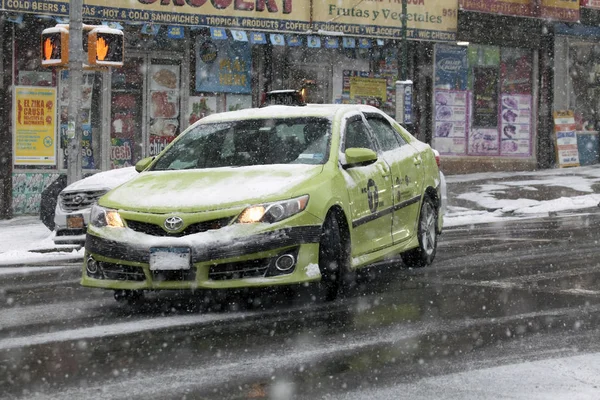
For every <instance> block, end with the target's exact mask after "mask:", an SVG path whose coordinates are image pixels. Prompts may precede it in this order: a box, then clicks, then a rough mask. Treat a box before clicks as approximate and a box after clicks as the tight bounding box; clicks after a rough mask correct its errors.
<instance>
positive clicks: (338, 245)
mask: <svg viewBox="0 0 600 400" xmlns="http://www.w3.org/2000/svg"><path fill="white" fill-rule="evenodd" d="M348 245H349V243H348V240H347V235H345V234H344V231H343V230H342V228H341V226H340V223H339V222H338V219H337V217H336V215H335V214H334V213H333V212H332V213H329V215H328V216H327V218H326V219H325V223H324V224H323V231H322V232H321V240H320V242H319V269H320V271H321V282H319V286H320V289H321V291H322V295H323V297H324V300H325V301H332V300H335V298H336V297H337V296H338V294H339V293H340V292H344V291H345V290H346V289H348V288H349V287H350V286H352V282H354V281H355V279H354V274H353V272H352V271H350V269H349V257H348V256H349V254H350V252H349V249H348Z"/></svg>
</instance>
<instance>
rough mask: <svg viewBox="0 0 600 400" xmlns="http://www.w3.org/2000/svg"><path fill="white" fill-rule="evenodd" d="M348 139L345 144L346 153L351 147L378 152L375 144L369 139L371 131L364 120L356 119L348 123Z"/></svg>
mask: <svg viewBox="0 0 600 400" xmlns="http://www.w3.org/2000/svg"><path fill="white" fill-rule="evenodd" d="M345 136H346V139H345V142H344V149H343V150H344V151H345V150H346V149H349V148H351V147H360V148H366V149H371V150H373V151H377V149H376V148H375V146H374V144H373V142H372V141H371V139H370V138H369V131H368V129H367V127H366V126H365V124H364V123H363V121H362V119H355V120H351V121H348V122H347V123H346V135H345Z"/></svg>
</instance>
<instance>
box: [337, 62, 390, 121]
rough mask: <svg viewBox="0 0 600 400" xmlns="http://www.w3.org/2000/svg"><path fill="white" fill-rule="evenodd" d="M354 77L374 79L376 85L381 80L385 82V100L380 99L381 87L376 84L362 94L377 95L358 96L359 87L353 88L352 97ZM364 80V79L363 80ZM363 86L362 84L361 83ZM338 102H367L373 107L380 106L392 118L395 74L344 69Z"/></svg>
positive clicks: (380, 82) (381, 94)
mask: <svg viewBox="0 0 600 400" xmlns="http://www.w3.org/2000/svg"><path fill="white" fill-rule="evenodd" d="M356 78H360V79H374V80H375V82H378V85H382V82H385V93H386V94H385V96H386V99H387V100H385V101H383V102H382V101H381V100H380V97H379V96H384V94H383V87H382V86H376V89H375V90H371V89H369V92H367V91H363V92H362V93H363V94H367V93H371V94H375V95H376V96H377V97H373V96H360V95H358V93H361V92H360V91H361V89H360V88H359V89H358V92H357V89H356V88H355V89H354V94H355V96H354V98H353V97H352V94H351V93H352V82H357V81H356ZM363 82H366V81H363ZM363 86H364V85H363ZM339 103H341V104H368V105H371V106H374V107H378V108H380V109H381V110H382V111H384V112H385V113H387V114H388V115H389V116H391V117H392V118H393V117H394V116H395V115H396V80H395V75H394V74H392V73H390V74H388V73H383V74H371V73H370V72H368V71H351V70H344V71H343V77H342V94H341V97H340V99H339Z"/></svg>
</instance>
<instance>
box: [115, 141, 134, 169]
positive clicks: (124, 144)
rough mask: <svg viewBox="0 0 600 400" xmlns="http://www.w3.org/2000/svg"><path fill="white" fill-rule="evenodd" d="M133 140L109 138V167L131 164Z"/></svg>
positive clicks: (128, 165)
mask: <svg viewBox="0 0 600 400" xmlns="http://www.w3.org/2000/svg"><path fill="white" fill-rule="evenodd" d="M133 165H134V164H133V140H131V139H124V138H111V139H110V169H115V168H124V167H131V166H133Z"/></svg>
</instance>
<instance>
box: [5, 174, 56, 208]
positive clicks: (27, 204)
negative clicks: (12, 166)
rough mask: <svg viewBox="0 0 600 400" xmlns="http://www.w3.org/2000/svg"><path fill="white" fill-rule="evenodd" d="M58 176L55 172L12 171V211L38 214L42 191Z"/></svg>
mask: <svg viewBox="0 0 600 400" xmlns="http://www.w3.org/2000/svg"><path fill="white" fill-rule="evenodd" d="M58 177H59V174H57V173H37V172H34V173H29V172H27V173H13V174H12V199H13V200H12V208H13V213H14V214H15V215H22V214H39V213H40V203H41V200H42V192H43V191H44V189H45V188H46V187H47V186H48V185H50V184H51V183H52V182H54V180H55V179H57V178H58Z"/></svg>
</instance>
